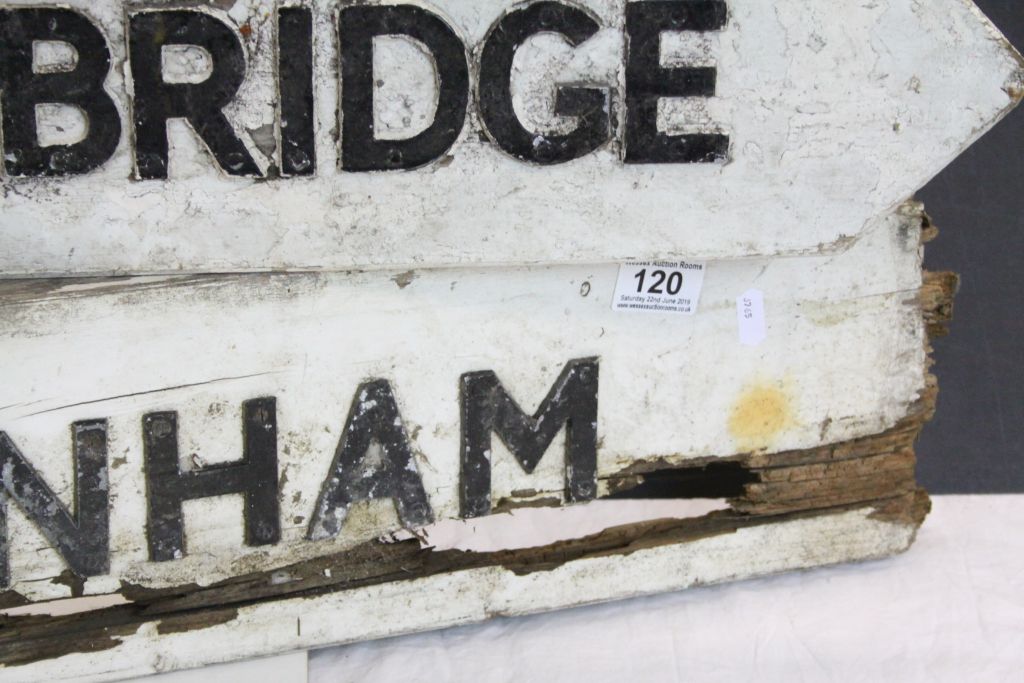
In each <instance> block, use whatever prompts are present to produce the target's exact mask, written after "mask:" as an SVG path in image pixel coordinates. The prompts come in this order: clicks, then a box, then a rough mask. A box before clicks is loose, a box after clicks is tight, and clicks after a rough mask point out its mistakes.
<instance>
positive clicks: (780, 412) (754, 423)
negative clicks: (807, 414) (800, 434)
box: [729, 384, 793, 451]
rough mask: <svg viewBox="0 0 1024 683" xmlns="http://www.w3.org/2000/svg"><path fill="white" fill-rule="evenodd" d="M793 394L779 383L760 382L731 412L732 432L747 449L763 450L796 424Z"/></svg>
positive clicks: (734, 437)
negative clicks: (791, 398)
mask: <svg viewBox="0 0 1024 683" xmlns="http://www.w3.org/2000/svg"><path fill="white" fill-rule="evenodd" d="M792 422H793V419H792V413H791V409H790V405H789V397H788V396H786V394H785V393H784V392H783V391H782V390H781V389H779V388H778V387H775V386H771V385H767V384H758V385H755V386H752V387H750V388H749V389H747V390H745V391H744V392H743V394H742V395H741V396H740V398H739V401H737V402H736V404H735V405H734V406H733V409H732V412H731V413H730V415H729V434H730V435H731V436H732V438H733V439H735V440H736V443H737V445H738V446H739V447H740V448H741V449H743V450H749V451H753V450H760V449H762V448H766V447H767V446H769V445H771V443H772V441H774V440H775V438H776V437H777V436H778V435H779V434H780V433H782V432H783V431H784V430H785V429H786V428H787V427H789V425H790V424H792Z"/></svg>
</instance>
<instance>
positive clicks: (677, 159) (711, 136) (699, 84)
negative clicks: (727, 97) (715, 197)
mask: <svg viewBox="0 0 1024 683" xmlns="http://www.w3.org/2000/svg"><path fill="white" fill-rule="evenodd" d="M727 13H728V12H727V8H726V4H725V2H724V1H723V0H645V1H643V2H630V3H627V4H626V36H627V42H626V45H627V47H626V134H625V162H626V163H628V164H672V163H711V162H716V161H722V160H724V159H725V158H726V156H727V155H728V153H729V136H728V135H721V134H717V133H695V134H687V135H666V134H664V133H661V132H659V131H658V100H659V99H660V98H662V97H711V96H713V95H714V94H715V83H716V81H717V71H716V69H715V68H714V67H676V68H664V67H662V66H661V34H662V33H664V32H666V31H715V30H718V29H721V28H722V27H724V26H725V23H726V19H727Z"/></svg>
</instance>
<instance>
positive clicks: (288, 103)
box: [277, 7, 316, 176]
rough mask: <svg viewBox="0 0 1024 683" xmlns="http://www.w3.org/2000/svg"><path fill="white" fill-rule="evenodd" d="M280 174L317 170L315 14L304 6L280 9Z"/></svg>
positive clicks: (311, 172)
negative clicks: (314, 59)
mask: <svg viewBox="0 0 1024 683" xmlns="http://www.w3.org/2000/svg"><path fill="white" fill-rule="evenodd" d="M277 59H278V64H277V74H278V92H279V93H280V97H281V99H280V105H279V106H280V117H281V118H280V126H281V173H282V174H284V175H286V176H308V175H313V174H314V173H316V147H315V142H314V137H313V135H314V128H313V125H314V124H313V120H314V111H313V13H312V12H311V11H310V10H309V9H307V8H304V7H285V8H282V9H279V10H278V12H277Z"/></svg>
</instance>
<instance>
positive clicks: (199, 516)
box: [0, 205, 925, 599]
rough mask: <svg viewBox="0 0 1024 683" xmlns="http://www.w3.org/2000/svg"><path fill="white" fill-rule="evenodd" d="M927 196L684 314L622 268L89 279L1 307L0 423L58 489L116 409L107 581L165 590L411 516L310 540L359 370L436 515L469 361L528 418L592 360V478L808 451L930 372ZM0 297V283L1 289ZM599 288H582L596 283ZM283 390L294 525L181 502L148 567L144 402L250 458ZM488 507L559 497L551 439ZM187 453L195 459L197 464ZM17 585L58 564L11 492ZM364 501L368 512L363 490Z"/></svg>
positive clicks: (188, 463)
mask: <svg viewBox="0 0 1024 683" xmlns="http://www.w3.org/2000/svg"><path fill="white" fill-rule="evenodd" d="M918 211H919V209H918V208H917V207H915V206H913V205H909V206H907V207H905V208H904V209H903V210H902V211H901V212H900V213H897V214H894V215H892V216H889V217H887V218H885V219H882V220H879V221H877V222H876V223H875V225H874V226H873V227H872V228H871V229H869V230H867V231H866V232H865V233H864V235H863V236H862V238H861V239H859V240H858V241H857V242H856V243H855V244H853V245H852V246H850V248H849V249H848V250H847V251H846V252H844V253H842V254H839V255H831V256H813V257H791V258H783V259H770V260H769V259H764V260H741V261H721V262H719V261H712V262H710V263H709V264H708V267H707V274H706V275H705V279H704V290H703V294H702V297H701V301H700V304H699V312H698V314H697V315H695V316H677V315H673V314H633V313H622V312H616V311H613V310H612V307H611V300H612V293H613V291H614V288H615V282H616V275H617V270H616V267H615V266H611V265H608V266H553V267H543V268H520V269H514V270H505V271H502V274H501V277H495V276H494V274H493V272H490V271H487V270H482V271H476V270H466V269H458V270H430V271H415V272H409V273H400V274H399V273H395V274H390V275H389V274H380V273H374V274H321V275H314V274H305V275H287V276H286V275H274V276H253V275H246V276H228V277H222V276H210V277H205V278H201V279H198V280H192V279H188V278H173V277H156V278H138V279H129V280H109V281H85V282H75V283H72V284H65V285H61V284H60V283H59V282H55V283H53V287H54V288H52V289H48V290H37V291H32V290H29V291H28V292H27V293H24V292H23V293H22V294H18V295H12V294H11V293H10V292H11V291H13V290H14V289H15V288H18V287H21V286H22V285H20V284H13V283H12V284H11V285H8V286H7V288H6V289H7V294H6V295H5V296H3V297H2V300H0V330H2V331H0V354H2V355H3V357H4V358H6V359H7V364H8V367H7V371H6V376H5V381H4V382H3V383H2V384H0V406H3V407H2V408H0V424H2V425H3V429H4V431H6V432H7V434H8V435H9V436H10V438H11V439H12V440H13V441H14V443H15V444H16V445H17V447H18V448H19V449H20V450H21V452H22V453H23V454H24V455H25V457H26V458H27V459H28V460H29V461H30V462H32V463H33V465H34V466H36V467H37V469H38V471H39V472H40V474H41V476H43V477H44V478H45V480H46V481H47V482H49V484H50V486H51V487H53V489H54V490H55V491H57V492H58V493H59V494H60V495H62V496H63V499H64V500H65V501H66V500H69V499H70V496H71V489H70V488H69V487H70V486H71V475H72V470H71V460H70V445H69V440H68V425H69V424H70V423H72V422H74V421H76V420H84V419H92V418H109V429H108V431H109V433H108V439H109V445H108V448H109V453H110V458H111V470H110V495H111V508H112V511H113V512H112V515H111V573H110V575H109V576H106V577H94V578H90V579H89V580H88V581H87V582H86V592H87V593H103V592H112V591H116V590H117V588H118V585H119V584H118V581H119V580H120V579H122V578H123V579H126V580H129V581H132V582H136V583H141V584H144V585H152V586H158V585H175V584H179V583H187V582H192V581H196V580H199V581H201V582H202V583H208V582H213V581H216V580H218V579H222V578H226V577H228V576H231V575H234V574H238V573H242V572H247V571H257V570H260V569H266V568H269V567H272V566H274V565H275V564H283V563H288V562H293V561H297V560H299V559H301V558H303V557H311V556H314V555H318V554H323V553H326V552H329V551H332V550H339V549H342V548H345V547H348V546H349V545H352V544H354V543H358V542H360V541H365V540H367V539H369V538H374V537H376V536H378V535H380V534H382V533H385V532H388V531H393V530H394V529H396V528H398V523H397V520H396V518H395V516H394V511H393V510H394V508H393V506H392V505H391V503H390V501H376V502H374V503H373V506H372V507H367V508H365V509H364V510H363V511H360V510H359V509H356V510H353V512H352V514H350V515H349V518H348V519H347V521H346V524H345V526H344V527H343V529H342V533H341V534H339V535H338V536H337V537H336V538H335V539H333V540H327V541H318V542H310V541H306V540H304V536H305V533H306V529H307V526H308V525H309V521H310V516H311V514H312V510H313V506H314V503H315V501H316V496H317V494H318V492H319V491H320V487H321V484H322V482H323V481H324V479H325V477H327V475H328V470H329V466H330V464H331V458H332V455H333V453H334V449H335V448H336V446H337V442H338V438H339V433H340V431H341V428H342V427H343V426H344V422H345V417H346V415H347V413H348V410H349V406H350V404H351V402H352V400H353V397H354V394H355V392H356V388H357V386H358V385H359V384H360V383H361V382H363V381H366V380H367V379H368V378H384V379H387V380H389V381H390V382H391V385H392V387H393V390H394V392H395V394H396V396H397V400H398V405H399V408H400V410H401V414H402V419H403V422H404V424H405V428H406V430H407V431H408V432H409V434H410V437H411V439H412V444H413V448H414V450H415V451H416V466H417V468H418V470H419V473H420V475H421V477H422V479H423V482H424V486H425V488H426V491H427V493H428V495H429V497H430V502H431V505H432V506H433V509H434V512H435V514H436V516H437V518H438V519H443V518H451V517H457V516H458V487H457V485H458V481H459V434H460V416H459V408H458V405H459V403H458V400H459V393H458V391H459V390H458V387H459V377H460V375H461V374H463V373H466V372H471V371H477V370H493V371H495V372H496V373H497V374H498V377H499V378H500V379H501V381H502V383H503V384H504V386H505V387H506V388H507V389H508V391H509V392H510V394H511V395H512V396H513V397H515V399H516V400H517V401H518V402H519V403H520V404H521V405H522V406H523V408H524V409H525V410H527V411H528V412H532V411H533V410H534V409H535V407H536V406H537V405H538V404H539V403H540V401H541V400H542V399H543V397H544V395H545V394H546V393H547V391H548V389H549V388H550V387H551V385H552V383H553V382H554V380H555V378H556V377H557V376H558V374H559V372H560V371H561V368H562V366H563V365H564V364H565V363H566V362H567V361H569V360H571V359H573V358H582V357H589V356H598V357H599V358H600V385H599V386H600V388H599V393H598V438H599V447H598V474H599V476H602V475H605V476H606V475H608V474H612V473H615V472H618V471H621V470H622V469H624V468H625V467H627V466H629V465H630V464H631V463H634V462H636V461H637V460H641V459H645V458H647V459H653V458H657V457H664V458H665V459H666V460H667V461H668V462H674V463H680V462H683V461H685V460H688V459H692V458H699V457H709V456H710V457H713V456H729V455H733V454H736V453H744V452H749V451H754V450H766V451H769V452H772V451H778V450H787V449H798V448H811V447H814V446H818V445H821V444H822V443H830V442H836V441H841V440H846V439H852V438H856V437H860V436H865V435H870V434H875V433H878V432H880V431H882V430H884V429H886V428H888V427H890V426H892V425H893V424H894V423H895V422H896V421H897V420H898V419H900V418H902V417H903V416H904V415H905V414H906V412H907V407H908V405H909V404H911V403H912V402H914V401H915V400H916V399H917V398H918V396H919V392H920V391H921V389H922V388H923V387H924V373H925V356H924V336H923V335H924V332H923V327H922V322H921V314H920V310H919V307H918V304H917V300H916V293H917V289H918V287H919V285H920V258H921V252H920V247H919V229H920V220H921V219H920V215H919V213H918ZM753 286H756V287H758V288H759V289H760V290H762V291H763V292H764V296H765V307H766V309H767V338H766V340H765V341H764V342H763V343H762V344H760V345H759V346H757V347H749V346H745V345H743V344H741V342H740V337H739V330H738V327H737V320H736V310H735V299H736V297H737V296H738V295H739V294H741V293H743V292H744V291H746V290H747V289H749V288H750V287H753ZM0 291H2V285H0ZM584 293H586V296H584V295H583V294H584ZM262 396H276V397H277V422H278V440H279V443H278V458H279V471H280V472H281V478H282V482H283V483H282V489H281V496H280V500H281V519H282V520H283V521H282V535H283V537H282V541H281V543H280V544H278V545H276V546H271V547H258V548H247V547H245V546H244V545H243V543H242V535H241V528H242V527H241V497H240V496H238V495H234V496H222V497H218V498H209V499H204V500H197V501H189V502H186V503H185V515H186V535H187V546H188V554H187V555H186V556H185V557H184V558H183V559H181V560H177V561H173V562H163V563H153V562H148V561H147V551H146V537H145V519H146V508H145V500H146V496H145V479H144V474H143V455H142V436H141V428H142V416H143V414H145V413H147V412H153V411H159V410H176V411H178V413H179V418H178V421H179V439H180V458H181V460H182V463H181V467H182V468H184V469H189V468H191V467H193V466H195V464H197V463H200V464H202V465H209V464H212V463H215V462H219V461H230V460H238V459H239V458H240V457H241V438H240V424H241V422H240V420H241V403H242V401H244V400H247V399H252V398H258V397H262ZM493 444H494V449H495V454H496V455H495V459H494V465H493V477H494V479H493V482H492V490H493V497H494V500H496V501H497V500H498V499H499V498H501V497H505V496H509V495H511V492H512V491H513V490H516V489H525V488H533V489H536V490H537V491H538V492H545V493H544V495H555V496H561V491H562V490H563V488H564V481H563V477H564V474H563V467H564V460H563V456H562V453H563V449H562V436H558V437H556V439H555V441H554V442H553V443H552V445H551V447H550V448H549V449H548V452H547V454H546V455H545V457H544V458H543V459H542V460H541V464H540V465H539V466H538V468H537V470H536V471H535V472H534V473H533V474H532V475H526V474H524V473H523V472H522V470H521V469H520V467H519V465H518V464H516V462H515V461H514V460H513V459H512V458H511V456H510V455H508V454H507V451H506V450H505V448H504V446H503V445H502V444H501V442H500V441H499V440H498V439H494V440H493ZM193 455H194V456H195V457H193ZM10 507H11V509H12V512H11V521H10V526H11V539H12V547H11V572H12V581H13V583H12V587H13V588H14V589H15V590H17V591H19V592H21V593H23V594H24V595H26V596H27V597H30V598H31V599H43V598H52V597H62V596H65V595H67V590H68V589H67V587H65V586H61V585H54V584H52V583H49V582H46V581H39V580H38V579H39V578H40V577H48V576H55V575H56V574H58V573H60V571H61V570H62V569H63V567H64V565H63V562H62V561H61V559H60V558H59V556H57V555H56V553H54V552H53V551H49V550H46V551H39V550H38V549H39V548H44V547H46V546H47V545H48V544H47V543H46V542H45V540H44V539H43V538H42V537H41V536H40V535H39V533H38V532H37V531H36V530H35V528H34V527H33V526H32V524H31V523H29V522H28V520H27V519H26V518H24V517H23V516H22V515H21V513H20V512H19V511H17V510H16V506H10ZM357 508H359V506H357Z"/></svg>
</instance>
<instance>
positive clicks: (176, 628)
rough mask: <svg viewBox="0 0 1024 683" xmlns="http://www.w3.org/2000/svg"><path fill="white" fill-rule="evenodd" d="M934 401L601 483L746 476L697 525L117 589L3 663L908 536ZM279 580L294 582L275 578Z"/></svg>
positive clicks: (929, 277)
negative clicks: (110, 601)
mask: <svg viewBox="0 0 1024 683" xmlns="http://www.w3.org/2000/svg"><path fill="white" fill-rule="evenodd" d="M922 237H923V239H922V241H927V240H929V239H931V238H932V237H934V229H933V228H931V226H930V224H929V222H928V220H927V218H925V219H924V230H923V232H922ZM958 282H959V280H958V278H957V276H956V275H955V274H953V273H948V272H938V273H932V272H925V273H924V274H923V279H922V285H921V288H920V290H919V293H918V296H917V303H918V305H919V306H920V308H921V311H922V317H923V320H924V324H925V327H926V329H927V332H928V337H927V338H926V341H925V344H926V347H927V348H928V351H929V353H930V350H931V347H930V344H929V342H928V339H929V338H932V337H937V336H941V335H943V334H945V333H946V331H947V329H948V323H949V321H950V319H951V317H952V312H953V297H954V295H955V293H956V289H957V286H958ZM937 393H938V387H937V383H936V379H935V377H934V376H933V375H931V374H928V375H927V379H926V385H925V389H924V391H923V392H922V393H921V396H920V397H919V399H918V400H917V401H916V402H915V403H914V404H913V405H912V406H911V407H910V409H909V411H908V413H907V415H906V416H905V417H904V418H903V419H902V420H900V421H899V422H898V423H897V424H896V425H894V426H893V427H891V428H890V429H887V430H885V431H883V432H881V433H879V434H874V435H871V436H865V437H862V438H858V439H853V440H850V441H845V442H840V443H834V444H827V445H823V446H819V447H815V448H810V449H804V450H797V451H786V452H780V453H770V454H764V453H752V454H745V455H738V456H731V457H727V458H717V459H710V458H705V459H701V460H699V461H693V460H691V461H689V462H686V463H683V464H678V463H675V464H673V463H671V462H669V460H668V459H650V460H646V461H641V462H637V463H634V464H633V465H631V466H630V467H629V468H627V469H626V470H623V471H621V472H617V473H614V474H610V475H605V476H603V477H602V480H603V482H604V484H605V485H606V486H607V488H608V490H609V491H612V492H621V491H624V490H628V489H630V488H632V487H635V486H637V485H639V484H641V483H642V482H643V480H644V477H645V476H649V475H650V474H651V473H652V472H662V471H665V470H676V471H678V470H684V469H689V470H693V471H695V472H700V471H706V469H707V467H708V466H710V465H712V464H713V463H732V464H733V467H736V468H740V469H741V470H742V471H743V472H744V473H745V475H746V477H747V483H745V484H744V485H743V487H744V492H743V495H741V496H738V497H734V498H731V499H729V504H730V506H731V507H730V509H729V510H724V511H717V512H713V513H710V514H708V515H705V516H703V517H698V518H691V519H668V520H655V521H645V522H639V523H634V524H627V525H623V526H616V527H611V528H608V529H605V530H603V531H601V532H600V533H596V534H593V535H590V536H586V537H582V538H577V539H572V540H567V541H560V542H557V543H552V544H549V545H545V546H540V547H533V548H525V549H518V550H505V551H498V552H468V551H461V550H443V551H435V550H433V549H431V548H422V547H421V546H420V543H419V540H417V539H410V540H407V541H400V542H394V543H386V542H383V541H380V540H372V541H367V542H364V543H362V544H360V545H358V546H356V547H354V548H350V549H347V550H345V551H343V552H340V553H337V554H332V555H326V556H321V557H317V558H313V559H310V560H305V561H302V562H297V563H294V564H291V565H287V566H283V567H277V568H275V569H271V570H266V571H261V572H256V573H252V574H246V575H241V576H236V577H232V578H230V579H227V580H224V581H220V582H217V583H214V584H211V585H207V586H198V585H195V584H190V585H182V586H176V587H173V588H161V589H149V588H146V587H143V586H137V585H132V584H129V583H125V582H122V589H121V591H120V592H121V595H122V596H123V597H124V598H126V599H128V600H130V601H131V602H130V603H128V604H124V605H118V606H115V607H108V608H104V609H99V610H92V611H87V612H81V613H77V614H71V615H65V616H38V615H29V616H0V664H2V665H4V667H10V666H19V665H24V664H29V663H32V662H38V661H41V660H48V659H53V658H56V657H60V656H63V655H67V654H71V653H89V652H99V651H103V650H108V649H111V648H115V647H118V646H119V645H120V644H121V642H122V640H121V639H122V638H124V637H127V636H130V635H132V634H135V633H136V632H138V631H139V629H140V628H141V627H142V626H143V625H145V624H148V623H154V622H155V624H156V632H157V633H158V634H160V635H167V634H173V633H182V632H186V631H193V630H197V629H204V628H209V627H213V626H216V625H219V624H226V623H228V622H231V621H232V620H234V619H236V617H237V616H238V614H239V610H240V609H242V608H246V607H250V606H254V605H272V604H273V603H275V602H278V601H286V600H291V599H294V598H312V597H319V596H325V595H329V594H334V593H341V592H344V591H350V590H354V589H358V588H363V587H367V586H375V585H379V584H384V583H389V582H405V581H412V580H416V579H424V578H426V577H433V576H437V575H441V574H450V573H454V572H464V571H468V570H476V569H484V568H499V567H500V568H503V569H505V570H507V571H509V572H512V573H514V574H515V575H518V576H522V575H528V574H531V573H534V572H547V571H551V570H554V569H556V568H558V567H561V566H563V565H567V564H570V563H573V562H577V561H580V560H586V559H593V558H601V557H609V556H616V555H618V556H623V557H624V556H629V555H631V554H633V553H636V552H637V551H642V550H647V549H656V548H662V547H665V546H671V545H678V544H686V543H693V542H697V541H699V540H701V539H708V538H711V537H715V536H721V535H725V534H733V533H735V532H737V531H739V530H741V529H750V528H755V527H763V526H764V525H768V524H779V523H782V522H787V521H794V520H802V519H813V518H820V517H828V516H837V515H842V514H844V513H847V512H850V511H853V510H864V509H871V510H872V512H871V514H870V515H869V517H870V518H871V519H873V520H877V521H880V522H888V523H891V524H896V525H901V526H904V527H909V528H910V530H911V532H910V539H911V540H912V538H913V533H914V532H916V529H917V528H918V527H919V526H920V525H921V523H922V522H923V521H924V518H925V516H926V515H927V514H928V512H929V510H930V505H931V504H930V501H929V498H928V495H927V493H925V491H924V490H923V489H921V488H919V487H918V486H917V484H916V481H915V478H914V465H915V453H914V441H915V439H916V438H917V436H918V434H919V433H920V431H921V429H922V428H923V426H924V424H925V423H926V422H927V421H928V420H929V419H930V418H931V417H932V415H933V413H934V409H935V401H936V396H937ZM824 429H825V427H824V426H823V430H824ZM523 493H524V494H533V493H535V492H523ZM545 504H547V501H546V500H545V499H543V498H539V499H536V498H535V499H534V500H533V501H526V502H520V503H516V502H515V501H507V502H506V507H507V508H512V507H518V506H523V505H545ZM497 511H500V510H496V512H497ZM898 550H899V548H897V549H896V551H898ZM281 576H286V577H287V580H286V581H280V580H275V577H281ZM67 578H68V580H69V581H70V580H73V579H74V577H67ZM25 602H26V600H25V599H24V598H23V597H22V596H21V595H19V594H17V593H15V592H13V591H7V592H6V593H0V606H6V607H11V606H15V605H19V604H25Z"/></svg>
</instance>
